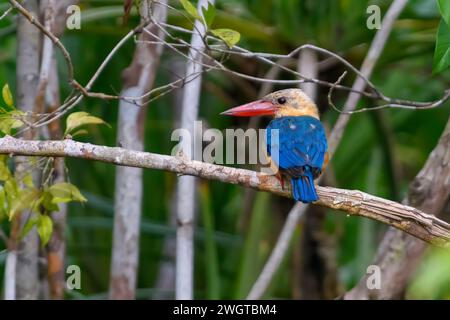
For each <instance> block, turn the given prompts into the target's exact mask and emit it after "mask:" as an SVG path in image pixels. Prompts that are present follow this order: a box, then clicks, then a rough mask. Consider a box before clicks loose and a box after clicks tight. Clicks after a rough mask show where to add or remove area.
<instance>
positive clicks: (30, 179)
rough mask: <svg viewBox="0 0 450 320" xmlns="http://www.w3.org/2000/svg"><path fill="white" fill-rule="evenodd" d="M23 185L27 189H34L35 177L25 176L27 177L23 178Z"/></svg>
mask: <svg viewBox="0 0 450 320" xmlns="http://www.w3.org/2000/svg"><path fill="white" fill-rule="evenodd" d="M22 181H23V184H24V185H25V186H27V187H29V188H32V187H34V184H33V176H32V175H31V173H27V174H26V175H25V177H23V180H22Z"/></svg>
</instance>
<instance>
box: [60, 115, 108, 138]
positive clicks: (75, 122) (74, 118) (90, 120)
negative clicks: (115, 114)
mask: <svg viewBox="0 0 450 320" xmlns="http://www.w3.org/2000/svg"><path fill="white" fill-rule="evenodd" d="M88 124H106V125H108V124H107V123H106V122H105V121H103V119H100V118H99V117H95V116H92V115H90V114H89V113H87V112H84V111H80V112H74V113H71V114H70V115H69V116H68V117H67V120H66V131H65V133H64V134H68V133H70V132H72V131H73V130H74V129H76V128H78V127H81V126H84V125H88ZM108 126H109V125H108Z"/></svg>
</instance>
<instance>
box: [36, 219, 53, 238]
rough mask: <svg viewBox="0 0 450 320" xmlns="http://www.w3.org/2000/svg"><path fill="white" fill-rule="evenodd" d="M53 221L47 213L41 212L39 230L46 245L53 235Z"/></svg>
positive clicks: (38, 223) (38, 222)
mask: <svg viewBox="0 0 450 320" xmlns="http://www.w3.org/2000/svg"><path fill="white" fill-rule="evenodd" d="M52 231H53V222H52V219H51V218H50V217H49V216H48V215H45V214H41V215H40V216H39V218H38V221H37V232H38V234H39V237H40V238H41V243H42V246H45V245H46V244H47V243H48V241H49V240H50V237H51V236H52Z"/></svg>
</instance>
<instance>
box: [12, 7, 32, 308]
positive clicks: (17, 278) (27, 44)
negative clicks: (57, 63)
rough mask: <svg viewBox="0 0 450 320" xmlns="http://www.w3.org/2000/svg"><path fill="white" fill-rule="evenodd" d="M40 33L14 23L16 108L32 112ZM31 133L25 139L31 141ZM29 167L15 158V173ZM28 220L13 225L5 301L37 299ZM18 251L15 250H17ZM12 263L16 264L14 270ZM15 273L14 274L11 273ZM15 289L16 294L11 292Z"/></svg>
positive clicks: (19, 219)
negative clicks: (21, 235)
mask: <svg viewBox="0 0 450 320" xmlns="http://www.w3.org/2000/svg"><path fill="white" fill-rule="evenodd" d="M22 5H23V6H24V7H25V8H26V9H27V10H28V11H29V12H31V13H32V14H33V15H34V16H35V17H39V5H38V1H36V0H28V1H24V2H23V3H22ZM40 46H41V34H40V32H39V30H37V29H36V28H35V27H34V26H33V25H32V24H31V23H29V22H28V20H27V19H26V18H25V17H23V16H22V15H19V17H18V22H17V81H16V83H17V107H18V108H19V109H20V110H23V111H26V112H32V111H33V109H34V105H35V97H36V93H37V92H36V91H37V85H38V81H39V64H40V54H39V52H40ZM34 136H35V133H34V132H32V131H31V130H29V131H27V132H26V133H25V134H24V138H26V139H32V138H34ZM29 170H30V167H29V164H28V162H27V160H26V158H23V157H19V158H18V159H16V174H17V175H18V176H20V175H23V174H24V172H26V171H29ZM29 217H30V213H29V212H21V213H17V215H16V218H14V219H13V222H12V228H11V229H12V232H11V239H10V242H9V244H10V247H9V250H10V253H9V254H8V258H7V261H6V273H7V278H6V279H5V289H7V290H5V299H37V298H38V293H39V290H38V289H39V288H38V249H39V240H38V236H37V231H36V228H33V229H32V230H31V231H30V232H29V233H28V234H27V235H26V236H25V237H24V238H22V239H21V240H18V238H17V236H18V233H19V231H20V229H21V227H22V226H23V225H24V224H25V223H26V221H27V219H28V218H29ZM16 250H17V251H16ZM14 264H16V266H15V268H14ZM14 273H15V274H14ZM14 288H15V292H14Z"/></svg>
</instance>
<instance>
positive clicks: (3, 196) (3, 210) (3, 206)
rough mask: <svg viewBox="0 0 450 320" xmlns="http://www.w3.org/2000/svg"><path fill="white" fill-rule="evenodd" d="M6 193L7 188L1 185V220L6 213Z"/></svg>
mask: <svg viewBox="0 0 450 320" xmlns="http://www.w3.org/2000/svg"><path fill="white" fill-rule="evenodd" d="M6 214H7V213H6V194H5V189H4V188H3V187H1V186H0V221H1V220H2V219H3V217H4V216H5V215H6Z"/></svg>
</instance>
